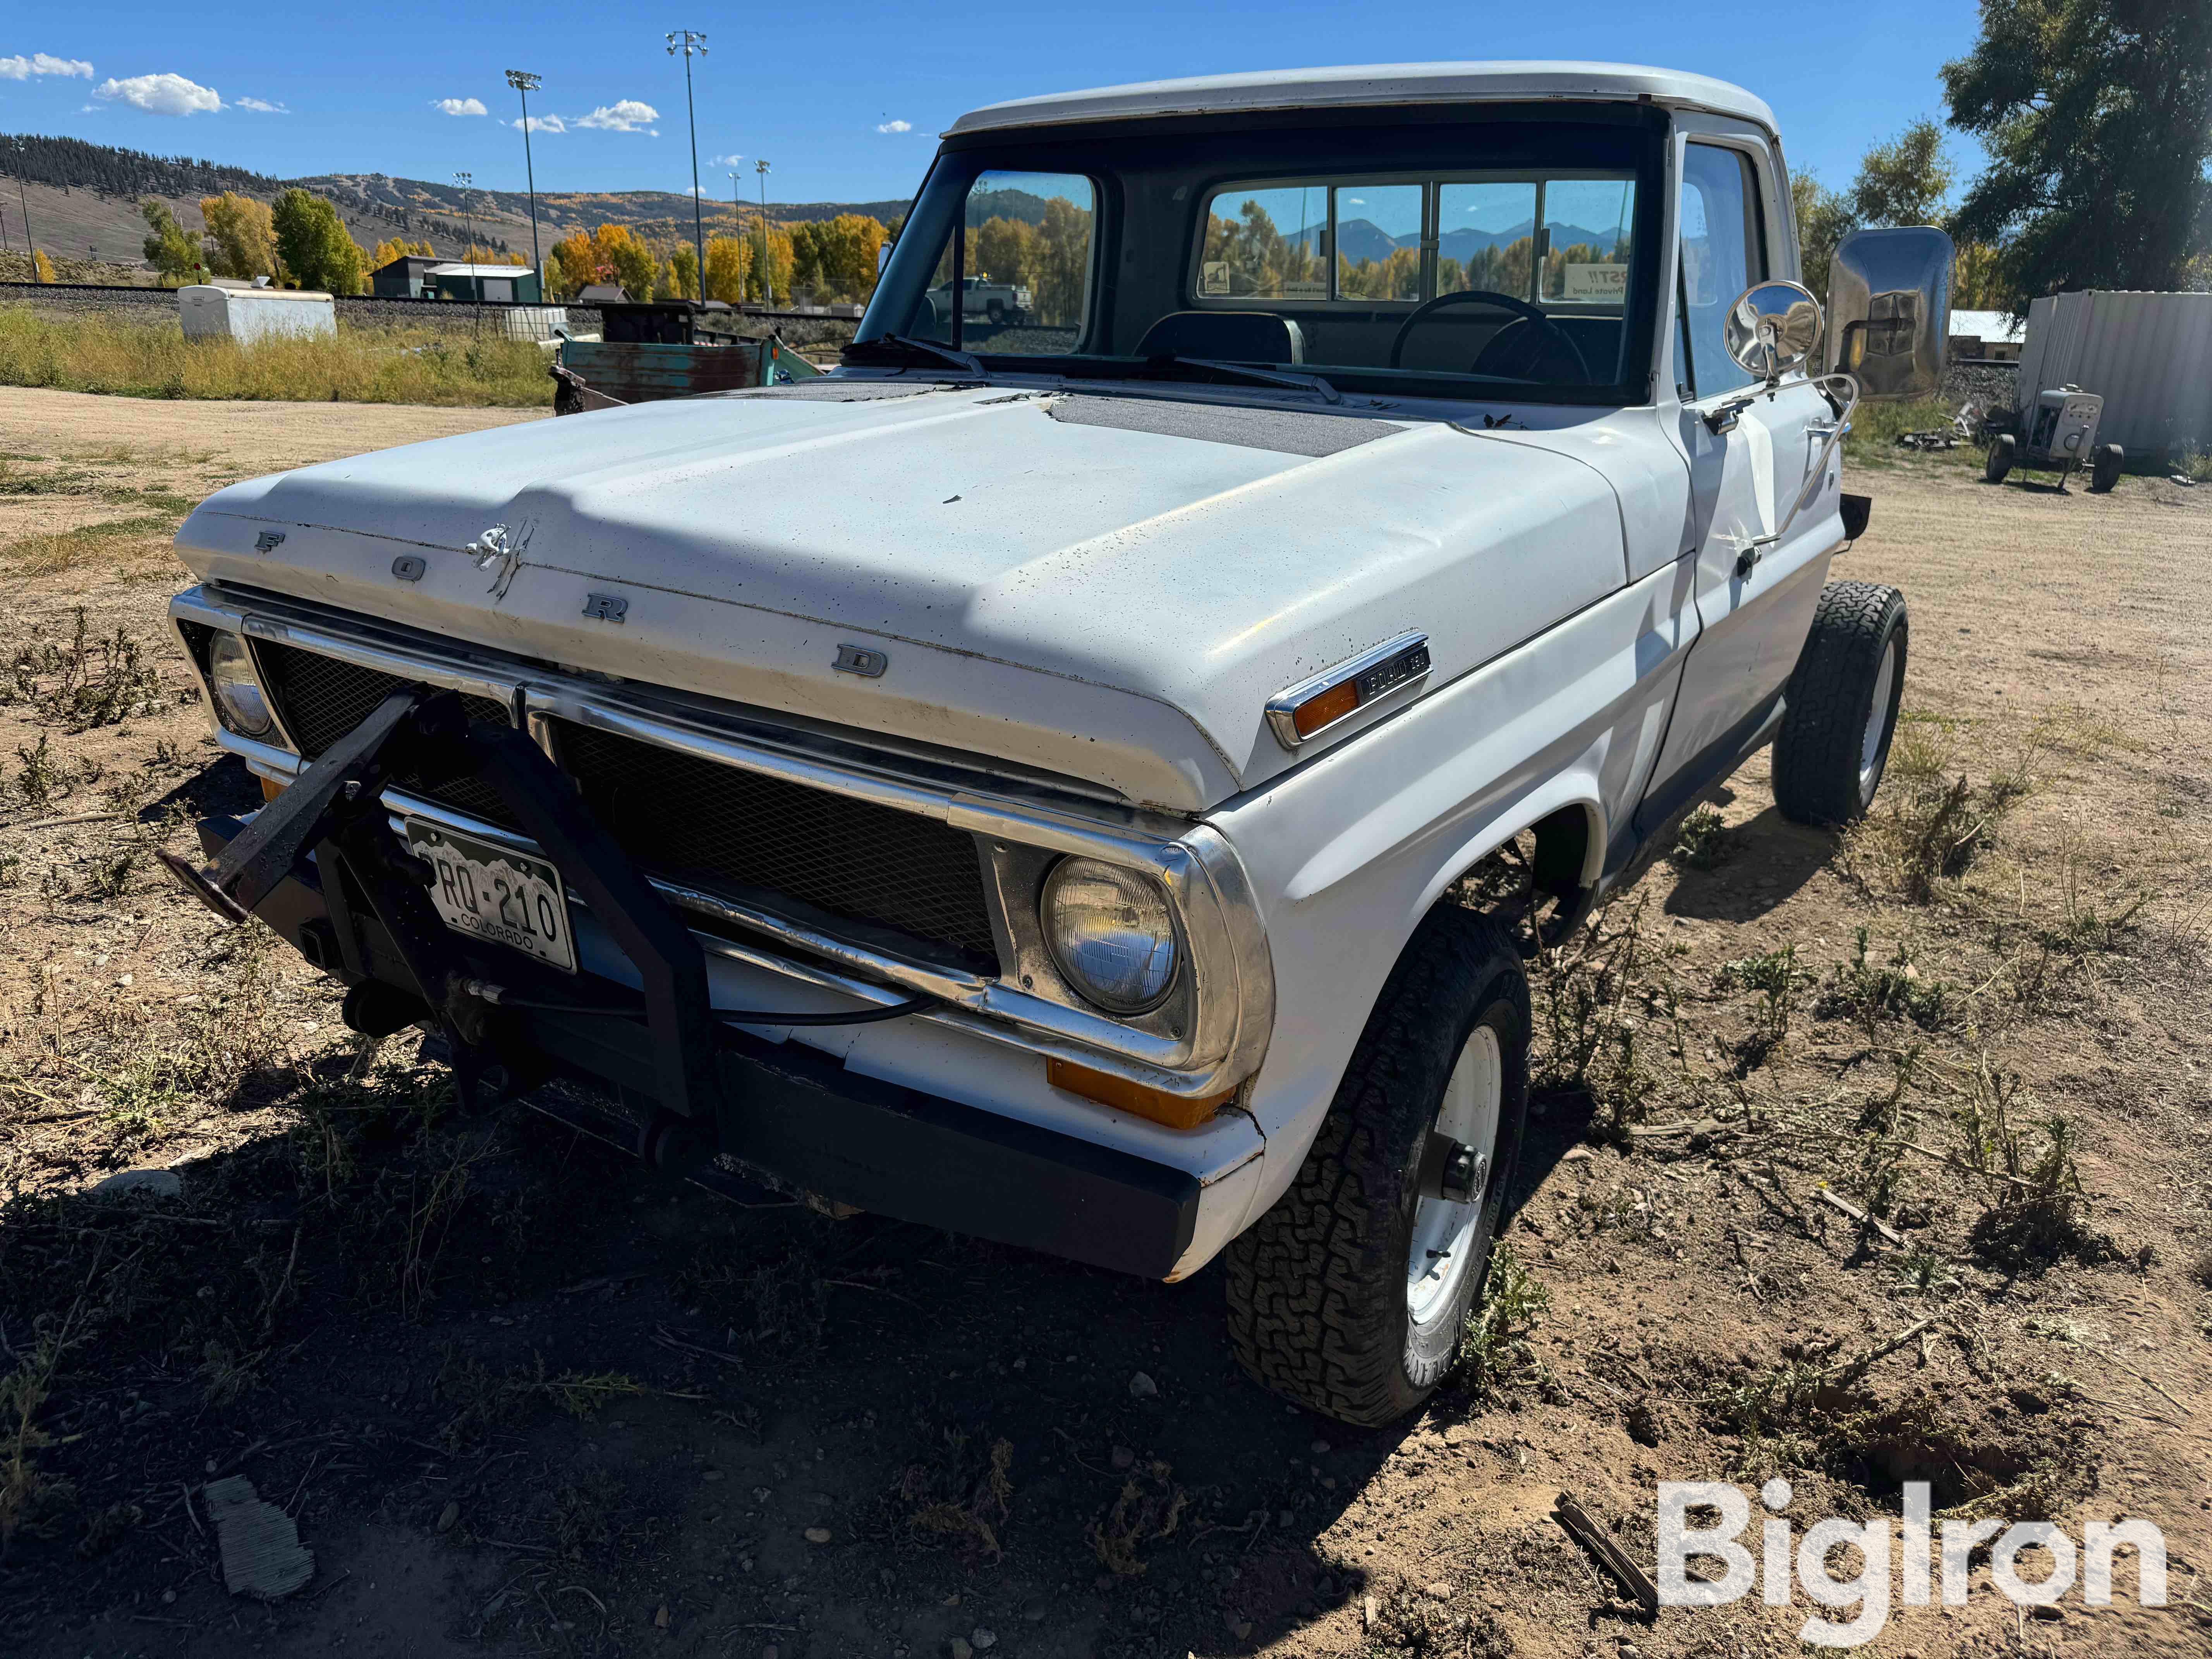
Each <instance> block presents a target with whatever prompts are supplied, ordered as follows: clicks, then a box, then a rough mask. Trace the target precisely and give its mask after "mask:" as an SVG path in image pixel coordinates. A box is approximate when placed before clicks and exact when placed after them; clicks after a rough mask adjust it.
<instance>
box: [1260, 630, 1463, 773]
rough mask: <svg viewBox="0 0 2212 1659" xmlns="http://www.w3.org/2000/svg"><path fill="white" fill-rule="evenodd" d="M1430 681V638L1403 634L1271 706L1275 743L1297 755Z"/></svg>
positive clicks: (1280, 696)
mask: <svg viewBox="0 0 2212 1659" xmlns="http://www.w3.org/2000/svg"><path fill="white" fill-rule="evenodd" d="M1427 678H1429V636H1428V635H1425V634H1401V635H1398V637H1397V638H1395V639H1394V640H1386V641H1383V643H1382V644H1381V645H1378V646H1376V647H1375V648H1374V649H1373V650H1372V651H1364V652H1362V653H1360V654H1359V655H1358V656H1356V657H1353V658H1351V659H1348V660H1346V661H1344V662H1340V663H1339V664H1337V665H1336V666H1335V667H1334V668H1330V669H1326V670H1324V671H1322V672H1321V673H1318V674H1316V675H1315V676H1314V677H1313V678H1310V679H1304V680H1300V681H1299V682H1298V683H1297V684H1296V685H1293V686H1289V687H1286V688H1285V689H1284V690H1281V691H1279V692H1277V693H1276V694H1275V696H1273V697H1271V698H1270V699H1268V702H1267V724H1268V725H1269V726H1273V728H1274V732H1275V741H1276V742H1278V743H1279V744H1282V745H1283V747H1284V748H1285V749H1288V750H1293V751H1295V750H1297V747H1298V745H1299V744H1302V743H1304V742H1305V740H1306V739H1307V738H1311V737H1315V736H1317V735H1318V734H1319V733H1321V732H1326V731H1328V729H1329V727H1331V726H1334V725H1335V724H1336V723H1337V722H1338V721H1340V720H1345V719H1346V718H1347V717H1349V716H1350V715H1352V714H1357V713H1358V711H1359V710H1360V709H1362V708H1366V707H1367V706H1368V705H1369V704H1370V703H1376V702H1382V701H1383V699H1384V698H1386V697H1391V696H1397V695H1398V694H1399V693H1401V692H1404V691H1408V690H1412V689H1413V688H1414V687H1416V686H1419V685H1420V684H1423V683H1424V682H1425V681H1426V680H1427Z"/></svg>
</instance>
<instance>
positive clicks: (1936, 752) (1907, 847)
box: [1845, 720, 2033, 904]
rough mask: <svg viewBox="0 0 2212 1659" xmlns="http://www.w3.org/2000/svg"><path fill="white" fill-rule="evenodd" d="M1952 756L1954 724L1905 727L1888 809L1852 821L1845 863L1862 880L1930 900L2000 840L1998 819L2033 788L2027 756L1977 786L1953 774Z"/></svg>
mask: <svg viewBox="0 0 2212 1659" xmlns="http://www.w3.org/2000/svg"><path fill="white" fill-rule="evenodd" d="M2028 755H2029V756H2032V755H2033V745H2031V748H2030V750H2029V751H2028ZM1952 760H1953V750H1952V744H1951V742H1950V734H1949V732H1948V728H1945V727H1942V726H1938V725H1937V724H1936V723H1935V722H1932V721H1925V720H1919V721H1912V722H1910V723H1900V724H1899V727H1898V731H1897V736H1896V738H1894V739H1893V742H1892V744H1891V745H1890V756H1889V767H1888V770H1887V774H1886V783H1887V787H1886V788H1885V789H1884V790H1883V792H1882V799H1883V802H1884V805H1883V808H1882V810H1881V811H1877V812H1875V813H1872V814H1869V816H1868V817H1865V818H1863V819H1861V820H1860V821H1859V823H1857V824H1856V825H1854V826H1853V828H1852V829H1851V830H1850V835H1849V836H1848V838H1847V841H1846V843H1845V850H1846V855H1847V856H1846V867H1847V868H1849V869H1850V871H1851V872H1852V873H1853V874H1854V875H1855V876H1856V877H1857V878H1858V879H1859V880H1860V881H1861V883H1862V884H1866V885H1869V886H1872V885H1875V884H1877V883H1879V884H1881V885H1885V886H1887V887H1889V888H1891V889H1893V890H1894V891H1895V893H1896V895H1897V896H1899V898H1901V899H1903V900H1905V902H1907V903H1911V904H1925V903H1927V902H1929V901H1930V900H1932V899H1933V898H1935V897H1936V895H1937V893H1938V892H1939V891H1940V890H1942V887H1943V885H1944V884H1947V883H1949V882H1953V881H1955V880H1957V879H1958V878H1960V877H1961V876H1963V875H1964V874H1965V873H1966V871H1967V870H1968V868H1969V867H1971V866H1972V864H1973V862H1974V860H1976V859H1977V858H1978V857H1979V856H1980V854H1982V853H1983V852H1984V850H1986V849H1987V848H1989V847H1990V846H1991V845H1992V844H1993V843H1994V842H1995V841H1996V831H1997V828H1998V825H1999V824H2000V823H2002V821H2003V819H2004V817H2005V816H2006V815H2007V814H2008V812H2010V811H2011V810H2012V808H2013V806H2014V805H2015V804H2017V803H2018V801H2019V800H2020V799H2021V797H2022V796H2023V795H2025V794H2026V793H2027V788H2028V774H2027V762H2028V756H2023V757H2022V758H2021V760H2020V761H2019V762H2018V763H2017V764H2015V766H2014V767H2013V768H2012V769H2009V770H2008V771H2005V772H2002V773H2000V774H1998V775H1996V776H1994V777H1992V778H1991V779H1990V780H1989V781H1987V782H1986V783H1983V784H1980V785H1976V784H1974V783H1972V782H1971V781H1969V780H1968V779H1967V778H1966V775H1964V774H1963V773H1960V774H1957V775H1954V774H1953V773H1952V770H1951V766H1952Z"/></svg>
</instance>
